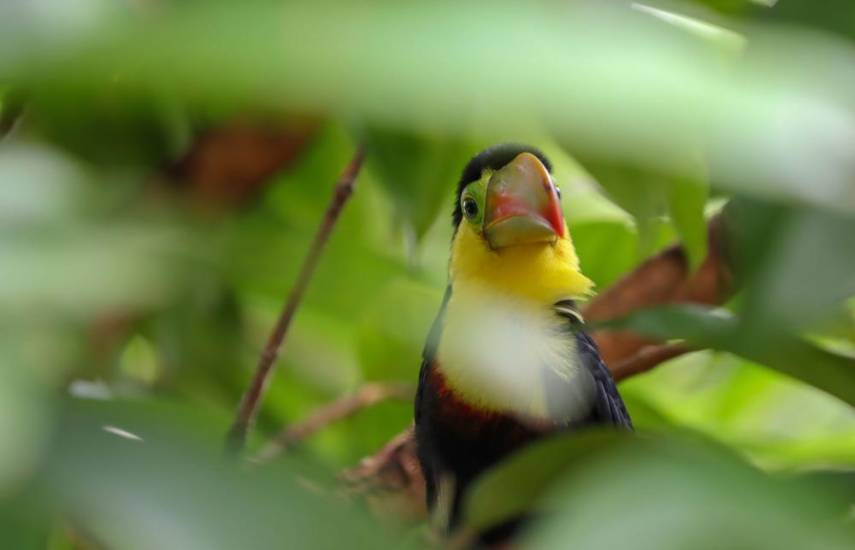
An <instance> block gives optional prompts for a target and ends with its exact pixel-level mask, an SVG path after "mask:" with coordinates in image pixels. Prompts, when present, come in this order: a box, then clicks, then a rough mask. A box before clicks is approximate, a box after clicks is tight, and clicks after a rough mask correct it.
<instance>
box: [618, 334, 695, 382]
mask: <svg viewBox="0 0 855 550" xmlns="http://www.w3.org/2000/svg"><path fill="white" fill-rule="evenodd" d="M690 351H692V348H690V347H689V346H687V345H686V344H684V343H682V342H680V343H674V344H661V345H658V346H646V347H643V348H641V349H640V350H638V351H637V352H636V353H635V355H633V356H632V357H628V358H627V359H624V360H623V361H619V362H617V363H616V364H614V365H612V366H610V367H609V370H610V371H611V372H612V376H614V377H615V380H617V381H620V380H623V379H624V378H629V377H630V376H635V375H636V374H641V373H643V372H647V371H649V370H650V369H652V368H653V367H655V366H657V365H659V364H661V363H664V362H665V361H668V360H670V359H674V358H675V357H679V356H681V355H684V354H686V353H689V352H690Z"/></svg>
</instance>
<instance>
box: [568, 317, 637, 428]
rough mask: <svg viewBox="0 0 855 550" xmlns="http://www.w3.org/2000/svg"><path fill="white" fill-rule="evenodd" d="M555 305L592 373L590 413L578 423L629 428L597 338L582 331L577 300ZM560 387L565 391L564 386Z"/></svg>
mask: <svg viewBox="0 0 855 550" xmlns="http://www.w3.org/2000/svg"><path fill="white" fill-rule="evenodd" d="M554 307H555V311H556V312H557V313H558V315H560V316H561V317H564V318H565V319H567V322H568V326H569V329H570V331H571V332H572V333H573V335H574V336H575V338H576V350H577V353H578V355H579V361H580V362H581V364H582V365H583V366H584V368H585V369H586V370H587V371H588V373H589V374H590V377H591V378H590V382H591V388H590V399H591V401H592V404H591V409H590V412H589V414H588V415H587V416H586V417H585V418H584V419H583V420H582V421H581V422H578V423H580V424H607V425H612V426H617V427H620V428H625V429H629V430H631V429H632V420H631V419H630V417H629V413H628V412H627V410H626V405H624V402H623V399H622V398H621V396H620V393H618V389H617V385H616V384H615V380H614V378H612V374H611V372H609V369H608V368H606V365H605V363H603V360H602V358H601V357H600V350H599V348H597V344H596V342H594V340H593V339H592V338H591V337H590V336H589V335H588V334H587V333H586V332H585V331H584V322H583V320H582V315H581V314H580V313H579V312H578V310H577V308H576V304H575V303H574V302H573V301H572V300H562V301H561V302H558V303H557V304H555V306H554ZM558 391H562V390H558ZM563 391H566V388H565V390H563ZM565 398H566V397H565ZM574 424H575V423H574Z"/></svg>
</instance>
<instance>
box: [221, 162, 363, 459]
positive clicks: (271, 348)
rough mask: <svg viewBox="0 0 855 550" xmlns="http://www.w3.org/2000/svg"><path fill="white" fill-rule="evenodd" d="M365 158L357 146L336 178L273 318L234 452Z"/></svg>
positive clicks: (236, 429)
mask: <svg viewBox="0 0 855 550" xmlns="http://www.w3.org/2000/svg"><path fill="white" fill-rule="evenodd" d="M364 159H365V151H364V150H363V148H362V147H361V146H360V147H358V148H357V150H356V152H355V153H354V154H353V158H352V159H351V160H350V163H348V165H347V166H346V167H345V169H344V171H343V172H342V174H341V176H340V177H339V179H338V183H336V186H335V189H334V191H333V196H332V199H330V204H329V206H328V207H327V211H326V214H325V215H324V218H323V220H322V221H321V225H320V226H319V227H318V231H317V233H316V234H315V238H314V240H313V241H312V245H311V247H310V248H309V252H308V254H307V255H306V259H305V260H304V261H303V265H302V267H301V268H300V273H299V275H298V276H297V281H296V283H295V284H294V288H292V289H291V294H290V295H289V296H288V299H287V301H286V302H285V305H284V306H283V308H282V313H281V314H280V315H279V319H278V320H277V321H276V325H275V326H274V327H273V331H272V332H271V333H270V336H269V337H268V339H267V344H266V345H265V346H264V351H263V352H262V353H261V356H260V357H259V359H258V366H257V367H256V369H255V374H254V375H253V377H252V382H251V383H250V386H249V388H248V389H247V390H246V393H244V395H243V398H242V399H241V402H240V406H239V407H238V410H237V414H236V416H235V420H234V424H232V427H231V429H230V430H229V433H228V435H227V447H228V448H229V449H230V450H232V451H235V452H237V451H240V450H242V449H243V447H244V445H245V443H246V435H247V432H248V431H249V427H250V426H251V425H252V423H253V422H254V420H255V417H256V415H257V414H258V408H259V405H260V404H261V398H262V396H263V394H264V389H265V387H266V385H267V382H268V380H269V378H270V374H271V372H272V371H273V366H274V365H275V363H276V357H277V356H278V355H279V350H280V348H281V347H282V342H283V341H284V340H285V335H286V334H287V332H288V327H289V326H290V325H291V321H292V319H293V318H294V314H295V313H296V312H297V308H298V307H299V305H300V302H301V301H302V299H303V295H304V294H305V292H306V287H307V286H308V285H309V281H310V280H311V278H312V274H313V273H314V271H315V267H316V266H317V264H318V260H319V259H320V257H321V252H322V251H323V248H324V244H326V242H327V239H329V236H330V233H331V232H332V229H333V227H334V226H335V223H336V221H337V220H338V217H339V215H340V214H341V211H342V208H344V205H345V204H346V203H347V201H348V199H349V198H350V196H351V194H352V193H353V187H354V183H355V181H356V177H357V176H358V175H359V171H360V169H361V168H362V162H363V160H364Z"/></svg>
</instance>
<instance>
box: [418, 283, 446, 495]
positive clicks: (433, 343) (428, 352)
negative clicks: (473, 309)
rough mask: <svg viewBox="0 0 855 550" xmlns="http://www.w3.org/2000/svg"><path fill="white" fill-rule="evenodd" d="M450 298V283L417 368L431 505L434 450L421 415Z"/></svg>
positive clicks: (420, 442)
mask: <svg viewBox="0 0 855 550" xmlns="http://www.w3.org/2000/svg"><path fill="white" fill-rule="evenodd" d="M449 298H451V285H449V286H448V287H447V288H446V289H445V296H443V298H442V306H440V308H439V313H438V314H437V316H436V319H435V320H434V322H433V325H431V329H430V332H429V333H428V338H427V342H425V347H424V350H423V351H422V365H421V368H420V369H419V387H418V390H417V391H416V400H415V421H416V444H417V451H418V455H419V461H420V462H421V465H422V471H423V473H424V476H425V484H426V490H427V491H426V492H427V502H428V506H429V507H432V506H433V504H434V501H435V497H436V479H435V474H436V472H435V471H434V470H435V469H436V465H435V464H434V459H435V456H434V450H433V449H432V443H431V436H430V434H429V432H430V426H428V425H426V424H427V421H426V419H425V418H424V417H423V411H424V409H425V407H426V406H428V405H427V401H426V396H425V392H426V391H427V376H428V371H429V369H430V368H431V365H432V363H433V360H434V356H435V354H436V348H437V346H439V338H440V336H441V335H442V323H443V320H444V318H445V309H446V307H447V305H448V300H449Z"/></svg>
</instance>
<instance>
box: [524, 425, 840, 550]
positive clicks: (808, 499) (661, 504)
mask: <svg viewBox="0 0 855 550" xmlns="http://www.w3.org/2000/svg"><path fill="white" fill-rule="evenodd" d="M529 466H530V467H532V468H537V467H538V465H537V464H535V463H530V464H529ZM847 500H848V496H844V495H842V494H841V493H839V492H838V491H836V490H833V489H828V488H827V487H823V486H816V485H813V484H811V483H810V482H809V480H793V479H777V478H772V477H767V476H765V475H763V474H762V473H760V472H758V471H757V470H754V469H752V468H750V467H749V466H747V465H746V464H744V463H742V462H741V461H740V460H738V459H736V457H734V456H733V455H731V454H730V453H728V452H727V451H725V450H724V449H723V448H721V447H718V446H714V445H710V444H709V443H707V442H699V441H691V442H689V441H676V440H670V441H669V440H648V441H638V442H637V444H636V445H633V446H626V447H623V448H616V449H610V450H609V451H608V452H604V453H600V454H598V455H597V456H596V459H595V460H589V461H586V462H585V463H584V464H580V465H579V467H576V468H573V469H570V470H568V472H567V475H566V476H565V477H564V478H563V479H562V480H556V481H555V483H554V484H553V489H552V491H551V498H549V502H550V503H551V504H552V505H553V509H556V510H557V513H554V514H551V515H549V516H546V517H545V518H544V519H543V521H542V522H541V523H540V524H539V525H538V524H535V525H534V526H533V527H532V529H530V531H529V532H528V536H527V537H526V540H525V543H527V547H529V548H536V549H552V548H555V549H558V548H567V547H568V546H570V545H572V546H573V547H578V548H637V549H640V550H648V549H649V550H678V549H685V548H694V549H710V550H712V549H716V548H752V549H761V550H765V549H768V550H774V549H778V548H806V547H822V548H829V549H840V550H843V549H844V548H848V547H850V546H851V542H852V540H853V539H852V536H853V532H852V528H851V526H847V525H845V524H844V523H843V521H842V517H843V515H844V514H845V513H846V509H847V507H848V503H847ZM806 503H809V504H806Z"/></svg>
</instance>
